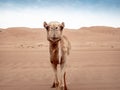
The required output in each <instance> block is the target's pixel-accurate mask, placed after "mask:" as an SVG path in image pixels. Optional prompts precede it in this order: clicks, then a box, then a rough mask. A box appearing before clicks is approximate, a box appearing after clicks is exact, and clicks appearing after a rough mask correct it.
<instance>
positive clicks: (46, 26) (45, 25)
mask: <svg viewBox="0 0 120 90" xmlns="http://www.w3.org/2000/svg"><path fill="white" fill-rule="evenodd" d="M43 26H44V27H45V28H46V29H47V30H48V24H47V23H46V22H44V23H43Z"/></svg>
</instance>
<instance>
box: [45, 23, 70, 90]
mask: <svg viewBox="0 0 120 90" xmlns="http://www.w3.org/2000/svg"><path fill="white" fill-rule="evenodd" d="M43 25H44V27H45V29H46V31H47V40H48V41H49V52H50V62H51V65H52V67H53V70H54V74H55V79H54V82H53V85H52V88H60V89H61V90H67V85H66V78H65V76H66V71H65V67H66V57H67V55H69V51H70V48H71V45H70V42H69V41H68V39H67V37H66V36H63V35H62V31H63V29H64V22H62V23H61V24H60V23H59V22H50V23H49V24H47V23H46V22H44V24H43ZM58 65H60V79H59V78H58V76H59V75H58Z"/></svg>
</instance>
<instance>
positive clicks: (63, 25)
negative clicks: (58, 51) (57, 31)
mask: <svg viewBox="0 0 120 90" xmlns="http://www.w3.org/2000/svg"><path fill="white" fill-rule="evenodd" d="M64 27H65V24H64V22H62V23H61V30H63V28H64Z"/></svg>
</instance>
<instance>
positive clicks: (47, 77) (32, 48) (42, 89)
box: [0, 26, 120, 90]
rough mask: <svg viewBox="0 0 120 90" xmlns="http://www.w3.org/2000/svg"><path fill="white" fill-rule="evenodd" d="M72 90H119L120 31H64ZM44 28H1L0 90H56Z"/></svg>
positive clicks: (102, 27) (113, 29) (69, 80)
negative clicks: (68, 51) (67, 42)
mask: <svg viewBox="0 0 120 90" xmlns="http://www.w3.org/2000/svg"><path fill="white" fill-rule="evenodd" d="M64 34H65V35H66V36H67V37H68V38H69V40H70V42H71V45H72V50H71V53H70V56H69V57H68V61H67V85H68V88H69V90H120V85H119V83H120V28H113V27H105V26H92V27H83V28H80V29H76V30H72V29H65V30H64ZM52 80H53V71H52V68H51V66H50V62H49V52H48V41H47V39H46V31H45V29H43V28H26V27H12V28H7V29H2V28H0V90H54V89H51V88H50V86H51V84H52Z"/></svg>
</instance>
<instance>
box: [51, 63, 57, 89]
mask: <svg viewBox="0 0 120 90" xmlns="http://www.w3.org/2000/svg"><path fill="white" fill-rule="evenodd" d="M51 65H52V68H53V71H54V77H55V78H54V82H53V85H52V88H56V87H58V85H59V81H58V75H57V64H53V63H52V64H51Z"/></svg>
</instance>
